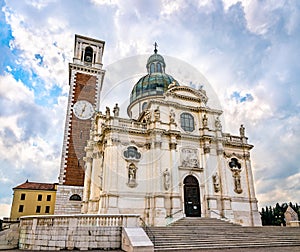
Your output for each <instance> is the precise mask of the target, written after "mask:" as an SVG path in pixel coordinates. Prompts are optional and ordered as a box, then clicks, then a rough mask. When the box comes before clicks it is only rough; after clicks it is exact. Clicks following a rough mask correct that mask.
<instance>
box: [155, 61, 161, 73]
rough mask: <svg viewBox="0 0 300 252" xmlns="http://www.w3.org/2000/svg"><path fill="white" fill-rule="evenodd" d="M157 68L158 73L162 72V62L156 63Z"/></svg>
mask: <svg viewBox="0 0 300 252" xmlns="http://www.w3.org/2000/svg"><path fill="white" fill-rule="evenodd" d="M156 69H157V72H158V73H161V72H162V71H161V64H160V63H157V64H156Z"/></svg>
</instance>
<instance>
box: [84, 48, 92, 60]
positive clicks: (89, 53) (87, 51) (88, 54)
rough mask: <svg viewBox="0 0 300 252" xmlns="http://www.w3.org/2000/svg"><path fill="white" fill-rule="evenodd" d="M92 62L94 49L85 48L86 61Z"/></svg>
mask: <svg viewBox="0 0 300 252" xmlns="http://www.w3.org/2000/svg"><path fill="white" fill-rule="evenodd" d="M92 60H93V48H92V47H90V46H88V47H86V48H85V51H84V61H86V62H90V63H91V62H92Z"/></svg>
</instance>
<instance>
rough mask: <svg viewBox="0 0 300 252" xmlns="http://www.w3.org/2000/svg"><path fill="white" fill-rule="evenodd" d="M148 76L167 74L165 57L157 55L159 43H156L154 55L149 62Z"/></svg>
mask: <svg viewBox="0 0 300 252" xmlns="http://www.w3.org/2000/svg"><path fill="white" fill-rule="evenodd" d="M146 67H147V71H148V74H152V73H165V67H166V64H165V60H164V58H163V56H161V55H160V54H157V43H156V42H155V43H154V54H152V55H151V56H150V57H149V59H148V61H147V65H146Z"/></svg>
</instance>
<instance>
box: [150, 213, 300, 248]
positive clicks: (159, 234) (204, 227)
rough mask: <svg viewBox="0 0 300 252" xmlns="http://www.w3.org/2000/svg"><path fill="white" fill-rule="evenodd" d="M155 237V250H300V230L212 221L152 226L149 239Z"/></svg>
mask: <svg viewBox="0 0 300 252" xmlns="http://www.w3.org/2000/svg"><path fill="white" fill-rule="evenodd" d="M153 235H154V236H155V251H174V252H175V251H187V250H197V249H212V248H216V249H220V248H223V249H224V248H255V247H285V246H299V247H300V229H299V228H288V227H242V226H239V225H234V224H232V223H229V222H225V221H222V220H217V219H209V218H184V219H182V220H179V221H177V222H175V223H172V224H171V225H169V226H167V227H152V228H151V233H150V234H149V238H150V239H151V237H152V236H153ZM152 241H154V239H153V238H152Z"/></svg>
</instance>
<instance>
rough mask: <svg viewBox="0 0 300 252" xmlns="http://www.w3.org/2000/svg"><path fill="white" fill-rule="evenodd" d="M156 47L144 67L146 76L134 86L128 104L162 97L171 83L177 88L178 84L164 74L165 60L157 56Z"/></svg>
mask: <svg viewBox="0 0 300 252" xmlns="http://www.w3.org/2000/svg"><path fill="white" fill-rule="evenodd" d="M156 47H157V44H156V43H155V50H154V54H152V55H151V56H150V57H149V58H148V61H147V65H146V67H147V71H148V74H147V75H145V76H144V77H142V78H141V79H139V81H138V82H137V83H136V84H135V85H134V87H133V89H132V92H131V95H130V103H133V102H134V101H136V100H138V99H139V98H143V97H147V96H157V95H163V94H164V92H165V91H167V89H168V87H169V85H170V84H171V83H172V84H175V85H176V86H179V83H178V82H177V81H176V80H175V79H174V78H173V77H172V76H171V75H168V74H166V73H165V67H166V64H165V60H164V58H163V56H161V55H159V54H157V49H156Z"/></svg>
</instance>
